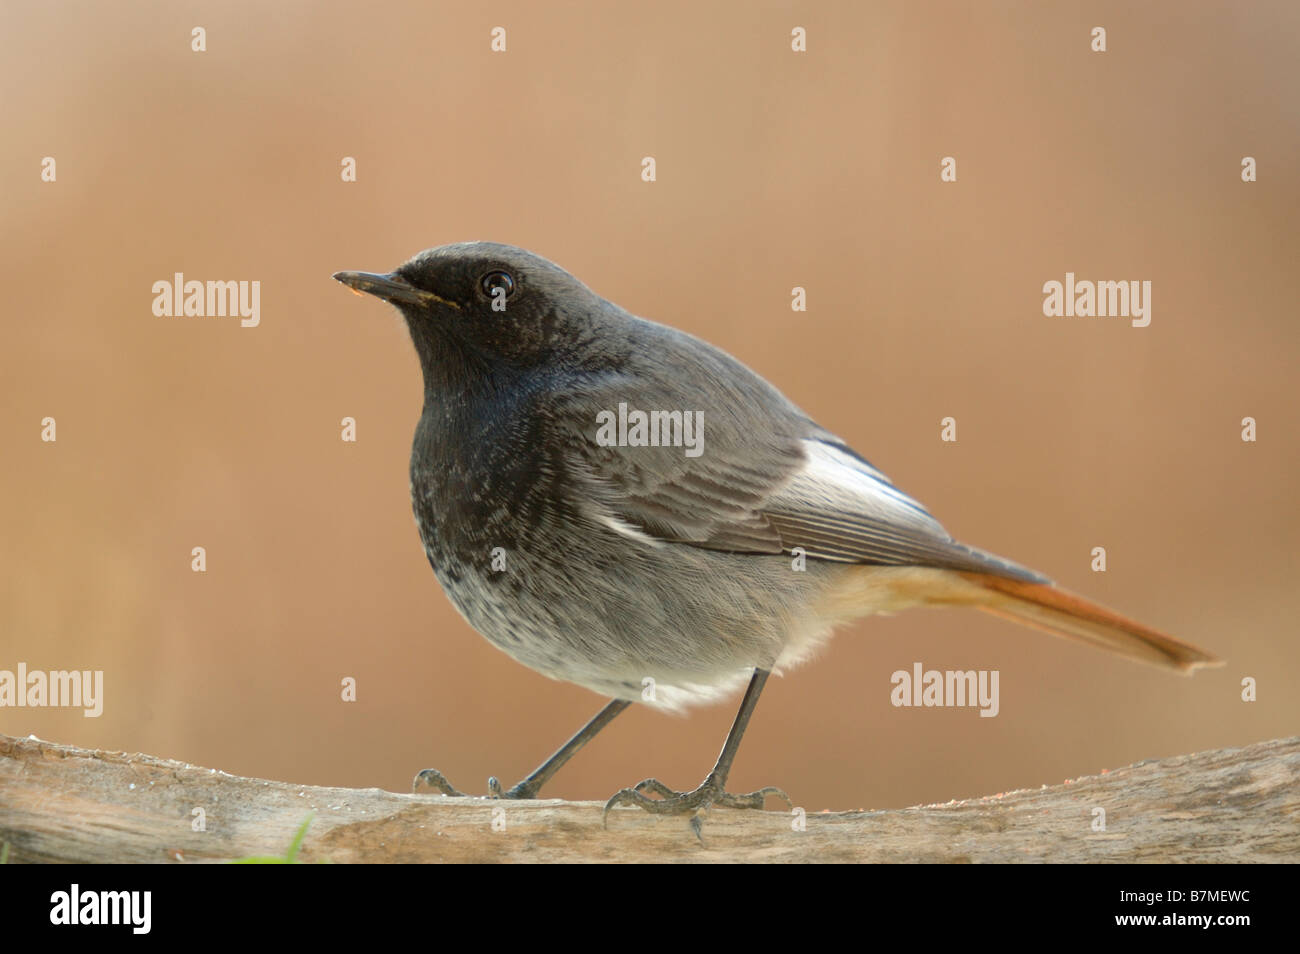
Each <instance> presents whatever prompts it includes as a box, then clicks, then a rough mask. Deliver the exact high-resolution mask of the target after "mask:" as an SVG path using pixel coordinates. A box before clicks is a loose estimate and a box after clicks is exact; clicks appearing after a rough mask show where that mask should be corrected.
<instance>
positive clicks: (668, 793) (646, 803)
mask: <svg viewBox="0 0 1300 954" xmlns="http://www.w3.org/2000/svg"><path fill="white" fill-rule="evenodd" d="M769 675H770V673H769V672H768V671H767V670H765V669H755V670H754V678H752V679H751V680H750V681H749V688H748V689H746V690H745V698H744V699H742V700H741V702H740V711H739V712H737V713H736V719H735V721H734V722H732V724H731V731H730V732H728V733H727V741H726V742H724V743H723V745H722V752H721V753H720V754H719V755H718V761H717V763H716V764H714V766H713V771H712V772H710V773H709V774H708V777H707V778H705V780H704V781H703V782H702V783H701V784H700V787H699V788H697V789H695V791H693V792H677V791H674V790H673V789H671V788H669V787H668V786H667V785H665V784H663V783H662V782H660V781H659V780H658V779H653V778H648V779H646V780H645V781H643V782H640V783H638V784H637V786H636V787H635V788H625V789H623V790H622V791H621V792H618V793H617V794H615V795H614V797H613V798H611V799H610V800H609V801H608V802H606V803H605V818H606V821H608V819H609V810H610V809H611V808H615V807H617V806H619V805H633V806H635V807H637V808H644V809H645V810H646V811H648V812H654V813H655V814H656V815H685V814H688V813H689V814H691V815H692V816H693V817H692V818H691V828H692V829H694V831H695V834H696V836H697V837H699V836H700V818H699V813H700V812H701V811H704V810H705V809H707V808H708V807H709V806H710V805H722V806H725V807H727V808H759V809H761V808H762V807H763V803H764V801H765V800H766V798H767V796H768V795H776V796H778V797H779V798H783V799H785V801H786V803H787V804H790V796H789V795H787V794H786V793H785V792H783V791H781V789H779V788H775V787H773V786H770V785H769V786H768V787H766V788H761V789H759V790H758V791H756V792H750V793H749V794H747V795H732V794H730V793H728V792H727V790H726V788H727V776H728V775H730V774H731V764H732V763H733V762H734V761H735V760H736V752H737V751H738V750H739V749H740V740H741V738H742V737H743V736H744V735H745V729H746V728H748V726H749V720H750V718H751V717H753V715H754V708H755V707H756V706H757V705H758V697H759V695H760V694H761V693H762V691H763V686H764V685H765V684H766V683H767V677H768V676H769ZM646 791H650V792H654V793H655V794H656V795H659V796H661V797H660V798H648V797H647V796H646V795H644V794H643V793H644V792H646ZM701 840H702V839H701Z"/></svg>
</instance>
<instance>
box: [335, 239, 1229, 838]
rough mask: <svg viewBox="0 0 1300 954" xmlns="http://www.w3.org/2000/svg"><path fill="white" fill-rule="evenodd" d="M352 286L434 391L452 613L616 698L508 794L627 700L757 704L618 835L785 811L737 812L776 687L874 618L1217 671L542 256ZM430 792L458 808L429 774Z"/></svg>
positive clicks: (758, 383) (443, 571) (436, 259)
mask: <svg viewBox="0 0 1300 954" xmlns="http://www.w3.org/2000/svg"><path fill="white" fill-rule="evenodd" d="M334 278H335V279H337V280H338V281H340V282H343V283H344V284H346V285H349V286H351V287H352V288H353V289H355V290H357V291H359V292H365V293H367V294H370V295H374V296H376V297H378V298H381V299H383V300H385V301H387V302H390V303H392V304H393V305H395V306H396V307H397V308H398V309H399V310H400V311H401V313H402V315H403V317H404V318H405V320H406V325H407V327H408V328H409V330H410V334H411V340H412V342H413V343H414V345H415V350H416V353H417V354H418V356H419V359H420V367H421V369H422V371H423V375H424V407H423V411H422V413H421V415H420V420H419V424H418V425H417V426H416V430H415V441H414V446H413V447H412V450H411V471H410V475H411V502H412V506H413V508H414V511H415V521H416V525H417V527H418V528H419V532H420V539H421V541H422V542H423V544H424V550H425V553H426V554H427V555H428V558H429V563H430V564H431V565H432V566H433V571H434V573H435V574H436V575H437V578H438V581H439V583H440V584H441V585H442V587H443V589H444V590H445V591H446V593H447V595H448V597H450V599H451V602H452V603H453V604H454V605H455V606H456V608H457V610H459V611H460V613H461V615H463V616H464V617H465V619H466V620H467V621H468V622H469V624H470V625H471V626H473V627H474V628H475V629H476V630H478V632H479V633H481V634H482V635H483V636H484V637H485V638H487V640H488V641H489V642H491V643H492V644H493V645H495V646H497V647H498V648H500V649H502V650H504V651H505V652H506V653H508V654H509V655H510V656H512V657H513V658H514V659H516V660H518V661H519V662H521V663H523V664H524V665H525V666H528V667H530V668H532V669H534V670H536V671H537V672H540V673H542V674H543V675H546V676H550V677H551V678H553V679H561V680H565V681H568V682H573V683H577V684H578V685H580V686H585V687H587V688H588V689H591V690H592V691H593V692H596V693H599V694H601V695H603V696H608V697H610V698H611V701H610V702H609V703H608V704H607V705H606V706H605V707H604V708H603V709H601V710H600V712H599V713H597V715H596V716H595V717H594V718H593V719H592V720H591V721H590V722H589V723H587V725H585V726H584V727H583V728H582V729H581V730H579V731H578V733H577V734H576V735H574V736H573V738H571V739H570V740H569V741H568V742H567V743H566V744H565V745H564V746H562V747H561V748H560V749H559V750H558V751H556V752H555V754H554V755H552V756H551V757H550V758H549V759H547V760H546V761H545V762H544V763H543V764H542V765H541V766H540V767H539V768H538V769H537V770H536V771H534V772H533V773H532V774H531V775H529V776H528V777H527V778H525V779H523V780H522V781H521V782H519V783H518V784H517V785H515V786H514V787H512V788H510V789H509V790H505V791H503V790H502V788H501V785H500V784H499V783H498V782H497V780H496V779H495V778H493V779H491V780H489V790H490V791H491V793H492V794H493V795H495V796H498V797H505V798H532V797H535V796H536V795H537V793H538V791H539V790H540V789H541V787H542V786H543V785H544V784H545V783H546V782H547V780H549V779H550V778H551V777H552V776H553V775H554V774H555V772H556V771H557V770H558V769H559V768H560V767H561V766H562V765H564V763H565V762H567V761H568V760H569V758H571V757H572V756H573V754H574V753H575V752H577V751H578V750H579V749H580V748H581V747H582V746H583V745H584V744H585V743H586V742H587V741H589V740H590V739H591V738H592V737H593V736H595V735H596V733H597V732H599V731H600V730H601V729H603V728H604V727H605V726H606V725H608V724H609V723H610V722H611V721H613V719H614V718H615V717H616V716H617V715H618V714H619V713H620V712H622V711H623V710H624V709H625V708H627V706H628V705H630V704H631V703H632V702H635V701H642V702H646V703H647V704H649V705H652V706H656V707H660V708H664V709H680V708H682V707H684V706H687V705H690V704H692V703H697V702H708V701H710V700H715V699H718V698H719V697H722V696H725V695H727V694H728V693H731V692H733V691H734V690H736V689H738V688H740V686H742V685H744V684H745V683H746V681H748V688H747V690H746V691H745V694H744V698H743V701H742V703H741V706H740V710H739V712H738V713H737V716H736V719H735V722H734V724H733V725H732V728H731V731H730V732H729V733H728V736H727V739H726V742H725V744H724V745H723V748H722V752H721V754H720V756H719V757H718V760H717V763H716V764H715V766H714V768H713V770H712V771H711V772H710V773H709V774H708V775H707V776H706V777H705V779H704V781H703V782H702V783H701V784H700V786H699V787H698V788H696V789H694V790H693V791H689V792H677V791H674V790H672V789H670V788H669V787H668V786H666V785H663V784H662V783H660V782H659V781H657V780H655V779H646V780H645V781H643V782H641V783H640V784H638V785H637V786H635V787H634V788H629V789H623V790H622V791H620V792H618V793H617V794H615V795H614V796H613V797H612V798H611V799H610V800H609V802H608V803H607V805H606V818H608V813H609V810H610V809H612V808H614V807H616V806H619V805H632V806H637V807H640V808H643V809H646V810H648V811H651V812H655V813H661V814H683V815H689V816H690V817H691V820H692V825H693V826H695V830H696V833H697V835H698V833H699V819H700V816H701V813H702V812H703V811H705V810H707V809H708V808H709V807H710V806H712V805H719V806H729V807H738V808H762V807H763V806H764V800H765V797H766V796H768V795H777V796H780V797H786V796H785V794H784V792H782V791H781V790H780V789H776V788H771V787H769V788H764V789H761V790H759V791H756V792H750V793H748V794H732V793H729V792H727V791H726V782H727V777H728V773H729V772H730V770H731V766H732V763H733V761H734V759H735V756H736V751H737V749H738V747H739V744H740V740H741V737H742V735H743V734H744V731H745V728H746V726H747V725H748V723H749V720H750V717H751V716H752V714H753V712H754V707H755V705H756V704H757V702H758V697H759V694H760V693H761V692H762V690H763V686H764V684H765V683H766V682H767V678H768V675H769V674H770V673H771V672H773V671H779V670H785V669H788V668H790V667H792V666H794V665H796V664H797V663H799V662H800V661H802V660H804V659H806V658H807V657H808V656H810V655H811V654H812V653H813V652H814V651H815V650H816V649H817V648H818V647H819V646H820V645H821V644H822V643H823V642H824V641H825V640H826V639H827V638H828V637H829V635H830V633H831V630H832V629H833V628H834V627H836V626H837V625H839V624H842V623H846V622H848V621H850V620H853V619H856V618H858V617H862V616H867V615H870V614H874V613H893V612H896V611H899V610H904V609H908V608H910V607H916V606H965V607H973V608H975V609H981V610H984V611H986V612H989V613H993V614H996V615H998V616H1002V617H1005V618H1007V619H1011V620H1014V621H1016V622H1018V623H1023V624H1025V625H1028V626H1032V627H1035V628H1037V629H1039V630H1042V631H1044V632H1047V633H1051V634H1053V635H1056V636H1064V637H1068V638H1070V639H1074V640H1078V641H1080V642H1083V643H1088V644H1090V645H1093V646H1097V647H1100V648H1102V649H1107V650H1110V651H1111V652H1115V653H1118V654H1120V655H1123V656H1127V657H1129V658H1130V659H1135V660H1140V661H1142V662H1147V663H1154V664H1156V665H1158V666H1163V667H1166V668H1169V669H1173V670H1177V671H1180V672H1190V671H1192V670H1194V669H1196V668H1197V667H1200V666H1212V665H1217V664H1219V660H1217V659H1215V658H1214V657H1213V656H1211V655H1210V654H1208V653H1206V652H1204V651H1203V650H1201V649H1198V648H1196V647H1195V646H1191V645H1189V644H1187V643H1184V642H1180V641H1179V640H1177V639H1174V638H1173V637H1171V636H1167V635H1165V634H1163V633H1160V632H1157V631H1156V630H1154V629H1150V628H1148V627H1146V626H1144V625H1142V624H1141V623H1137V622H1134V621H1133V620H1130V619H1127V618H1125V617H1123V616H1120V615H1119V614H1117V613H1114V612H1112V611H1111V610H1108V609H1105V608H1103V607H1101V606H1098V605H1096V604H1095V603H1090V602H1088V601H1087V600H1084V599H1083V598H1081V597H1079V596H1075V595H1074V594H1072V593H1068V592H1066V591H1065V590H1062V589H1060V588H1058V587H1056V586H1054V585H1053V584H1052V583H1051V581H1050V580H1048V579H1047V578H1046V577H1044V576H1042V575H1040V574H1038V573H1036V572H1034V571H1033V570H1029V569H1026V568H1025V567H1023V566H1019V565H1017V564H1015V563H1012V562H1011V561H1009V560H1005V559H1003V558H1001V557H998V556H994V555H993V554H991V553H987V552H985V551H983V550H978V549H975V548H974V547H970V546H967V545H965V544H962V543H958V542H957V541H956V540H954V539H953V538H952V537H951V536H950V535H949V534H948V533H947V532H946V531H945V530H944V529H943V527H942V526H941V525H940V524H939V523H938V521H936V520H935V518H934V517H932V516H931V515H930V514H929V512H928V511H927V510H926V509H925V508H924V507H923V506H921V504H919V503H918V502H917V501H915V500H913V499H912V498H911V497H909V496H907V495H906V494H904V493H903V492H902V491H900V490H898V489H897V488H896V487H895V486H894V485H893V483H892V482H891V481H890V480H889V479H888V478H887V477H886V476H885V475H884V474H882V473H881V472H880V471H879V470H877V469H876V468H875V467H873V466H872V465H871V464H870V463H868V462H867V460H866V459H864V458H863V457H862V456H861V455H859V454H858V453H857V452H855V451H854V450H853V449H852V448H850V447H849V446H848V445H847V444H845V442H844V441H842V440H841V439H840V438H838V437H836V436H835V435H834V434H832V433H831V432H830V431H828V430H825V429H824V428H822V427H820V426H818V425H817V424H816V423H815V422H813V421H812V420H811V419H810V418H809V417H808V415H806V414H804V413H803V412H802V411H801V410H799V408H797V407H796V406H795V405H794V404H792V403H791V402H790V401H788V400H787V399H786V398H785V397H784V396H783V395H782V394H781V393H780V392H779V391H778V390H777V389H776V388H775V387H773V386H772V385H771V384H769V383H768V382H767V381H765V380H764V379H763V378H761V377H759V376H758V375H757V374H755V373H754V372H753V371H751V370H750V369H749V368H747V367H745V366H744V365H743V364H741V363H740V362H739V361H737V360H736V359H734V358H732V357H731V356H730V355H728V354H726V353H724V352H723V351H721V350H719V349H717V348H715V347H713V346H711V345H709V344H706V343H705V342H703V341H700V340H699V339H697V338H694V337H692V336H690V335H688V334H685V333H684V332H681V331H677V330H675V329H673V328H669V327H666V326H664V325H660V324H655V323H654V322H651V321H646V320H644V319H642V318H638V317H636V316H634V315H632V314H629V313H628V312H627V311H625V310H623V309H622V308H620V307H619V306H618V305H615V304H614V303H612V302H610V301H606V300H605V299H603V298H600V297H599V296H597V295H596V294H594V293H593V292H592V291H590V290H589V289H588V288H587V287H586V286H585V285H584V284H582V282H580V281H578V279H576V278H575V277H574V276H572V275H570V274H569V273H568V272H566V271H564V270H563V269H562V268H560V267H559V266H557V265H554V264H552V263H551V262H549V261H547V260H546V259H544V258H541V257H540V256H538V255H535V254H533V253H531V252H528V251H525V250H523V249H520V248H515V247H512V246H508V245H500V244H496V243H490V242H468V243H461V244H455V245H444V246H442V247H439V248H432V249H428V250H427V251H424V252H421V253H420V254H418V255H416V256H415V257H414V258H412V259H411V260H410V261H408V262H406V263H405V264H403V265H401V266H400V267H399V268H397V270H396V271H393V272H391V273H388V274H373V273H368V272H338V273H337V274H335V275H334ZM415 787H416V790H417V791H418V790H421V789H422V788H433V789H436V790H438V791H442V792H445V793H447V794H452V795H459V794H461V793H460V792H458V791H457V790H456V789H455V788H453V787H452V786H451V785H450V783H448V781H447V780H446V779H445V778H444V777H443V776H442V775H441V774H440V773H439V772H437V771H436V770H434V769H427V770H425V771H424V772H421V773H420V775H419V776H417V778H416V786H415ZM647 793H648V794H647ZM651 796H654V797H651ZM787 801H788V798H787Z"/></svg>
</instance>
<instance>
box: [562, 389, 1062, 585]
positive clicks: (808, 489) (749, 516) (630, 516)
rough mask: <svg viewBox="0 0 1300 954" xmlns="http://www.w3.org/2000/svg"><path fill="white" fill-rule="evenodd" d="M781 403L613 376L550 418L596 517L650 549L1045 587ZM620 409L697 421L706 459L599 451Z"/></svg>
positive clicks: (576, 393) (655, 450)
mask: <svg viewBox="0 0 1300 954" xmlns="http://www.w3.org/2000/svg"><path fill="white" fill-rule="evenodd" d="M755 378H757V376H755ZM678 380H679V381H680V380H681V379H680V378H679V379H678ZM757 380H758V381H760V382H761V379H757ZM762 383H763V385H764V386H765V387H770V386H767V385H766V383H765V382H762ZM772 393H773V394H775V396H776V397H777V398H779V399H780V403H779V404H774V403H772V402H770V401H769V402H767V403H766V404H765V405H764V411H763V413H762V414H756V413H755V408H754V405H753V404H752V403H749V402H748V401H746V403H745V404H743V405H737V404H736V403H735V402H736V401H737V400H741V399H743V398H751V399H752V398H753V397H754V395H743V394H737V393H734V392H733V391H731V390H729V389H725V388H724V389H717V388H709V387H707V382H701V386H700V387H692V386H683V387H682V390H681V393H679V394H677V395H676V400H675V401H668V400H667V399H666V398H665V395H663V394H662V393H659V394H653V393H649V392H648V391H647V390H646V388H645V386H644V385H642V384H641V383H639V382H638V381H637V380H636V379H632V378H627V377H622V376H614V377H612V378H610V379H607V380H605V381H602V382H601V383H600V384H598V385H595V386H591V385H588V386H586V387H583V388H581V389H576V390H570V391H567V392H565V393H564V394H563V395H562V396H560V397H558V398H556V399H555V400H554V402H553V403H552V404H551V405H550V406H548V407H547V408H546V411H545V414H546V416H547V417H548V418H549V419H550V421H551V422H552V424H553V425H554V427H555V431H554V433H556V435H557V436H558V437H560V440H561V444H562V446H563V447H564V448H565V451H564V466H565V467H566V469H567V470H568V472H569V474H570V476H572V477H574V478H575V479H577V480H578V481H580V482H581V483H582V484H583V485H584V490H585V493H584V494H583V495H581V498H580V499H582V500H583V501H584V504H583V506H585V507H586V508H587V514H586V515H587V517H588V518H589V519H592V520H595V521H596V522H599V523H602V524H604V525H605V526H607V527H610V528H612V529H615V530H617V531H619V532H621V533H623V534H625V535H627V536H630V537H633V538H635V539H640V540H642V541H643V542H646V543H647V544H650V545H669V544H684V545H688V546H695V547H701V548H705V549H711V550H724V551H728V552H732V553H752V554H776V553H782V552H790V551H792V550H793V549H794V548H796V547H799V548H802V549H803V551H804V552H805V554H806V555H807V556H808V557H811V558H814V559H821V560H832V561H837V562H843V563H867V564H877V565H885V566H932V567H944V568H949V569H961V570H976V571H982V572H988V573H995V574H997V575H1000V576H1011V577H1015V578H1019V579H1032V580H1039V579H1041V577H1039V576H1038V575H1037V574H1034V573H1033V572H1032V571H1029V570H1026V569H1024V568H1023V567H1019V566H1016V565H1015V564H1012V563H1009V562H1008V561H1005V560H1002V559H1000V558H998V557H994V556H992V555H991V554H986V553H984V552H982V551H979V550H975V549H973V548H971V547H967V546H965V545H963V544H960V543H957V542H956V541H955V540H953V539H952V537H951V536H949V534H948V533H947V531H945V530H944V529H943V527H942V526H941V525H940V524H939V522H938V521H937V520H935V519H934V517H932V516H930V514H929V513H927V512H926V510H925V508H924V507H922V506H921V505H920V504H919V503H917V502H916V501H915V500H913V499H912V498H911V497H909V496H907V495H906V494H904V493H903V492H902V491H900V490H898V489H897V488H896V487H894V485H893V484H892V483H891V482H890V481H889V479H888V478H886V477H885V475H884V474H882V473H880V471H878V470H876V469H875V468H874V467H872V466H871V464H869V463H868V462H867V461H866V460H864V459H863V458H862V457H860V456H859V455H857V454H856V453H854V452H853V451H852V450H851V449H849V448H848V447H847V446H846V445H845V444H844V443H843V442H842V441H840V440H839V439H838V438H836V437H835V436H834V435H832V434H830V433H829V432H826V431H823V430H822V429H821V428H819V427H817V426H816V425H815V424H813V423H812V422H811V421H810V420H808V419H807V418H806V417H805V416H803V415H802V413H801V412H799V411H798V409H797V408H795V407H794V406H793V405H790V404H789V403H788V402H785V401H784V399H783V398H780V396H779V394H776V392H775V391H773V392H772ZM620 403H622V404H624V405H625V406H626V407H628V408H629V409H632V410H636V409H655V408H664V407H665V405H666V404H673V403H675V404H676V408H675V409H677V410H682V411H684V412H688V413H689V412H695V411H698V412H699V413H700V414H701V415H702V419H703V422H704V428H703V437H704V440H703V442H702V446H701V447H700V454H699V456H695V457H691V456H687V455H686V454H685V453H684V448H683V447H673V446H659V447H652V446H651V447H627V446H617V445H613V446H607V445H604V444H602V443H601V442H600V441H599V440H598V439H597V436H598V430H599V425H598V417H597V415H598V414H599V413H600V412H602V411H608V412H612V413H613V412H616V410H617V408H618V405H619V404H620Z"/></svg>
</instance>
